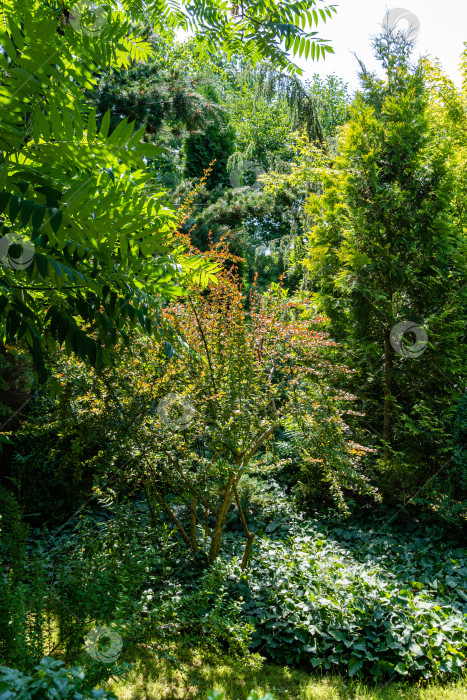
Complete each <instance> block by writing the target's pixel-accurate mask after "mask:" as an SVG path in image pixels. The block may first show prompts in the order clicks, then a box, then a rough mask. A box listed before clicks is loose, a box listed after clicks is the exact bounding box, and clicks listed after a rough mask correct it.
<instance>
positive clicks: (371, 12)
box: [297, 0, 467, 91]
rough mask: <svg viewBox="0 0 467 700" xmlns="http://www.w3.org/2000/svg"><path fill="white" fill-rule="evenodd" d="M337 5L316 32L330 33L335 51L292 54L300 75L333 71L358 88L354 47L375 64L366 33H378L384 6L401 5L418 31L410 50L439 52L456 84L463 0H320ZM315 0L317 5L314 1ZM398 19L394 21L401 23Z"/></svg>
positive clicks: (466, 20) (466, 3) (465, 16)
mask: <svg viewBox="0 0 467 700" xmlns="http://www.w3.org/2000/svg"><path fill="white" fill-rule="evenodd" d="M325 3H326V4H328V3H329V4H335V5H338V7H337V13H335V14H334V15H333V17H332V19H330V20H328V21H327V22H326V24H324V23H323V22H320V24H319V25H318V31H319V36H320V37H321V38H323V39H330V40H331V45H332V47H333V48H334V52H335V53H334V54H328V55H327V56H326V58H325V59H324V60H323V59H320V60H319V61H312V60H311V59H310V58H309V59H308V61H305V60H304V59H302V60H301V61H300V60H297V63H298V65H300V67H301V68H303V69H304V75H303V77H304V78H307V77H310V78H311V76H312V75H313V73H318V74H319V75H322V76H325V75H327V74H328V73H336V75H338V76H339V77H340V78H342V79H343V80H344V81H345V82H347V83H349V87H350V90H351V91H353V90H355V89H357V88H358V86H359V83H358V78H357V71H358V63H357V61H356V59H355V57H354V56H353V55H352V53H351V52H352V51H354V52H355V53H356V54H357V55H358V57H359V58H360V59H362V60H363V62H364V63H365V64H366V66H367V67H368V68H370V69H375V68H377V66H378V64H377V63H376V61H375V60H374V59H373V54H372V49H371V46H370V36H372V35H375V34H378V33H379V31H380V30H381V25H382V23H383V19H384V16H385V13H386V11H387V10H393V9H395V8H402V9H403V10H406V11H407V12H410V13H412V14H413V15H415V17H416V18H417V19H418V24H419V26H420V31H419V34H418V37H417V44H416V47H415V56H414V57H416V56H417V55H418V54H422V55H425V54H429V55H430V56H431V57H433V58H439V59H440V61H441V64H442V66H443V68H444V70H445V71H446V73H447V74H448V75H449V76H450V77H451V78H452V79H453V80H454V81H455V83H456V84H457V85H458V86H460V82H461V81H460V73H459V63H460V56H461V53H462V51H463V49H464V45H463V42H464V41H467V0H446V1H445V2H441V3H440V2H435V0H394V1H393V2H392V3H391V2H390V0H340V1H339V0H336V1H333V0H325ZM319 4H320V3H318V7H319ZM407 26H408V25H407V22H405V21H404V20H401V21H400V23H399V24H398V27H400V28H401V29H405V28H406V27H407Z"/></svg>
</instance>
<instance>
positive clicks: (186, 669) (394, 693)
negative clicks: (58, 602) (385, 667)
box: [109, 649, 467, 700]
mask: <svg viewBox="0 0 467 700" xmlns="http://www.w3.org/2000/svg"><path fill="white" fill-rule="evenodd" d="M128 660H129V659H128ZM177 660H178V661H179V667H178V668H175V667H174V665H173V664H172V663H170V662H169V661H166V660H159V659H156V658H155V657H154V655H153V654H152V653H150V652H147V651H146V650H144V651H142V652H141V653H139V654H138V658H137V659H135V660H133V663H134V668H133V670H132V671H131V672H130V673H129V674H128V675H127V676H126V677H125V679H124V680H120V681H111V682H110V683H109V689H111V690H113V691H114V693H115V694H116V695H117V697H118V698H119V700H191V699H192V698H199V700H206V691H207V690H210V689H217V690H225V691H226V696H225V700H246V698H247V697H248V694H249V692H250V691H251V690H253V689H255V690H257V691H258V692H260V694H261V692H262V693H265V692H269V693H271V694H272V695H273V696H274V698H275V700H282V699H285V698H286V699H287V700H396V698H404V700H467V678H466V679H464V680H459V681H457V682H450V683H444V684H441V683H430V684H428V685H424V686H417V685H413V684H412V685H408V684H407V685H406V684H402V683H397V684H396V683H391V684H387V685H380V686H374V685H372V684H371V683H367V684H365V683H362V682H361V681H353V680H352V679H346V678H343V677H336V676H330V675H317V674H313V675H311V674H309V673H307V672H305V671H302V670H296V669H292V668H290V667H287V666H285V667H282V666H277V665H274V664H264V666H263V667H262V668H261V669H259V670H255V669H251V668H248V667H247V666H246V665H245V663H242V662H240V661H234V660H225V661H224V662H223V663H219V662H217V663H216V664H214V663H212V664H211V663H209V662H208V661H203V659H202V657H201V655H200V653H199V652H196V651H190V650H186V649H185V650H182V651H180V652H178V653H177Z"/></svg>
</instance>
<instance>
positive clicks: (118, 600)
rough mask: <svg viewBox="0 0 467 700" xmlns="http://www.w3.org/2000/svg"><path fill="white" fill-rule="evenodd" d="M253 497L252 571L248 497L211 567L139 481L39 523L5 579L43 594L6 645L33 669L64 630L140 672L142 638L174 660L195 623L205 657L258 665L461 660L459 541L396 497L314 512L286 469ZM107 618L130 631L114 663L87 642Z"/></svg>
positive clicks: (381, 672)
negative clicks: (158, 520) (350, 514)
mask: <svg viewBox="0 0 467 700" xmlns="http://www.w3.org/2000/svg"><path fill="white" fill-rule="evenodd" d="M242 499H243V504H244V508H245V512H247V513H248V517H249V526H250V529H251V531H252V532H255V535H256V537H255V541H254V545H253V552H252V561H251V565H250V567H249V569H248V570H246V571H242V570H241V568H240V561H241V554H242V551H243V547H244V538H243V533H242V530H241V526H240V522H239V518H238V512H237V511H236V509H234V508H232V510H231V512H230V514H229V523H228V525H229V531H228V533H226V536H225V546H224V550H223V552H222V556H221V557H220V559H219V560H218V562H217V563H216V565H215V566H214V567H211V568H210V569H207V568H206V558H205V555H204V554H203V553H202V552H200V553H199V554H198V556H197V557H196V558H195V559H192V560H191V561H187V560H186V558H185V557H184V556H183V551H182V550H181V549H180V545H179V543H178V541H177V540H176V538H175V536H174V530H173V528H172V527H171V526H170V525H169V523H168V522H163V524H162V525H161V528H160V530H159V532H154V530H153V529H152V528H151V525H150V517H149V513H148V508H147V503H146V502H145V501H143V500H141V499H140V498H139V497H133V498H131V499H126V498H125V499H123V502H122V503H121V504H119V505H116V504H114V505H108V506H107V507H101V508H100V509H94V511H88V512H87V513H84V512H82V513H80V514H79V515H78V516H76V517H75V518H74V519H72V520H71V521H70V522H69V523H68V524H66V525H65V526H64V527H62V528H61V529H58V528H53V529H50V530H47V529H43V530H42V531H40V530H39V529H36V530H34V531H32V532H30V533H29V538H28V539H27V541H26V542H25V552H26V553H25V557H24V566H23V568H22V570H21V575H20V580H18V579H14V578H10V584H9V585H7V586H6V589H5V587H4V589H3V592H4V593H5V592H6V594H7V596H10V604H11V605H12V606H13V607H15V606H17V607H18V610H20V609H21V608H24V607H26V608H28V607H29V609H30V614H29V615H26V625H23V626H21V624H19V623H18V624H17V627H16V628H15V618H13V621H11V620H10V626H11V622H12V629H11V630H10V633H11V636H10V639H11V640H14V645H16V646H15V647H14V648H13V647H10V648H9V650H7V654H8V653H11V654H13V653H15V654H16V657H17V658H18V657H19V658H22V659H23V663H24V668H25V669H27V668H29V669H30V668H31V667H32V661H33V659H34V658H36V662H37V655H38V654H40V653H44V654H47V653H50V652H51V651H52V650H53V649H54V648H56V646H57V644H58V642H59V640H61V642H62V644H61V647H60V645H59V653H60V654H62V655H63V658H64V659H65V660H66V661H67V662H69V663H75V664H77V663H79V664H80V665H82V666H83V667H84V669H85V671H86V673H87V674H88V675H89V678H90V681H92V683H94V684H96V683H98V682H99V681H106V680H108V679H109V678H110V677H112V676H117V677H118V676H122V677H126V674H127V673H128V671H129V670H130V668H131V662H130V663H129V662H128V661H127V659H135V658H138V655H139V654H140V653H141V650H142V649H148V648H149V649H150V650H151V654H152V656H153V657H154V658H156V659H158V660H159V662H162V661H164V662H168V663H173V667H174V669H176V668H177V667H178V662H177V661H176V658H175V657H176V654H172V653H170V652H168V651H167V650H168V649H170V648H174V647H173V645H174V644H175V645H178V644H179V642H180V640H181V639H183V643H184V644H185V645H188V647H189V648H192V649H196V650H198V652H199V653H200V654H201V658H202V659H203V663H211V664H212V663H214V662H215V660H216V659H217V660H218V661H219V662H220V663H222V659H226V658H227V659H231V660H235V659H237V660H239V661H241V662H242V663H243V664H244V665H245V664H246V667H249V668H250V669H251V672H252V673H253V672H256V671H255V669H256V670H257V669H259V668H260V667H261V664H262V662H263V661H264V660H267V661H268V662H274V663H277V664H288V665H290V666H291V667H296V668H301V669H303V670H305V671H306V670H308V672H313V671H314V670H315V671H319V672H322V673H326V672H330V673H337V674H344V675H348V676H349V677H353V676H355V677H356V678H362V679H363V678H366V679H367V680H371V679H373V681H382V682H388V681H390V682H393V681H396V680H397V681H400V680H403V679H406V680H409V681H413V680H417V679H420V680H423V679H425V680H426V679H430V678H435V679H437V680H442V679H448V678H450V677H453V676H459V675H462V672H463V668H464V664H465V653H466V651H467V587H466V573H467V556H466V552H465V548H462V547H461V546H460V545H459V543H458V542H456V541H455V540H451V541H449V538H447V537H446V533H445V532H442V531H440V530H437V529H436V528H434V527H433V526H431V527H420V526H417V525H416V524H414V523H412V525H411V526H408V525H407V524H406V525H405V526H403V527H402V526H399V527H394V526H392V525H390V515H391V514H390V513H388V512H387V511H384V510H383V509H381V512H380V515H379V517H378V516H375V514H374V513H373V514H372V515H371V517H367V518H365V519H363V518H361V519H360V520H356V519H353V520H352V519H344V518H342V517H341V516H338V515H337V514H335V515H329V514H327V515H325V514H324V513H319V512H315V513H314V514H312V515H310V513H303V512H301V511H300V509H299V508H298V507H297V506H296V504H294V502H293V500H292V499H291V497H290V496H287V495H286V494H285V492H284V491H283V489H282V487H280V486H279V484H278V483H277V482H276V481H275V480H274V478H273V477H272V476H269V477H268V478H264V477H263V478H262V479H260V478H259V477H258V476H252V477H250V478H249V479H248V480H246V482H245V484H244V487H243V490H242ZM179 514H180V515H181V513H179ZM156 539H157V541H158V546H156V544H155V541H156ZM160 545H162V548H161V547H160ZM4 546H5V545H4ZM12 551H13V550H12ZM4 554H5V552H4ZM4 586H5V584H4ZM34 606H35V607H34ZM33 609H34V612H33ZM20 620H21V617H20V616H19V615H18V617H17V618H16V621H20ZM2 622H3V624H5V620H2ZM96 625H104V626H108V627H110V628H112V629H114V630H115V631H116V632H118V634H119V635H120V636H121V638H122V640H123V652H122V655H121V656H120V658H118V660H115V663H113V664H111V665H108V664H104V663H100V662H99V661H95V660H93V659H92V658H90V657H89V655H88V654H86V653H85V651H84V649H83V638H84V636H85V635H86V633H87V632H89V630H90V629H91V628H92V627H94V626H96ZM91 687H92V686H91Z"/></svg>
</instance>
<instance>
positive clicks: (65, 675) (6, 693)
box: [0, 656, 117, 700]
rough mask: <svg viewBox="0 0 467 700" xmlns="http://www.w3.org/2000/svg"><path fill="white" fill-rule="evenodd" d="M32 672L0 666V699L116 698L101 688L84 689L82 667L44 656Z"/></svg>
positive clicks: (79, 699) (78, 699)
mask: <svg viewBox="0 0 467 700" xmlns="http://www.w3.org/2000/svg"><path fill="white" fill-rule="evenodd" d="M34 670H35V672H34V673H32V674H28V675H27V674H24V673H21V671H18V670H16V669H13V668H7V667H6V666H0V700H94V699H96V700H97V699H98V698H99V700H117V698H116V695H114V694H113V693H111V692H107V691H105V690H103V689H87V688H86V677H85V674H84V672H83V670H82V669H81V668H79V667H78V668H65V667H64V665H63V661H59V660H57V659H53V658H52V657H47V656H45V657H44V658H43V659H42V660H41V661H40V663H39V664H38V665H37V666H36V667H35V669H34Z"/></svg>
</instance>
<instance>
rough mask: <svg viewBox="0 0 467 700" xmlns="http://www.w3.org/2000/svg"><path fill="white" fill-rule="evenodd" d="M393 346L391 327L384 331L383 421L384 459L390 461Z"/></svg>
mask: <svg viewBox="0 0 467 700" xmlns="http://www.w3.org/2000/svg"><path fill="white" fill-rule="evenodd" d="M392 366H393V361H392V347H391V329H389V328H387V329H385V331H384V408H383V414H384V423H383V439H384V442H385V446H384V452H383V455H384V461H385V462H388V461H389V460H390V458H391V435H392V410H393V406H392V394H391V379H392V376H391V375H392Z"/></svg>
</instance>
